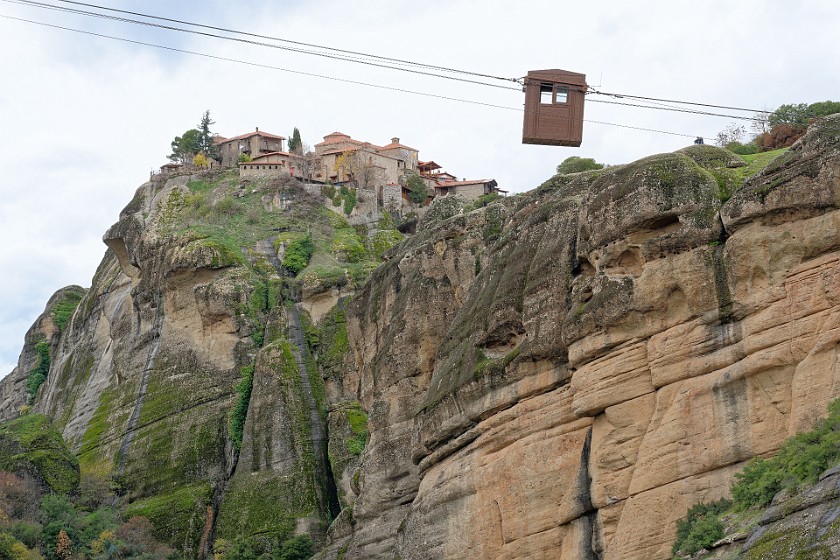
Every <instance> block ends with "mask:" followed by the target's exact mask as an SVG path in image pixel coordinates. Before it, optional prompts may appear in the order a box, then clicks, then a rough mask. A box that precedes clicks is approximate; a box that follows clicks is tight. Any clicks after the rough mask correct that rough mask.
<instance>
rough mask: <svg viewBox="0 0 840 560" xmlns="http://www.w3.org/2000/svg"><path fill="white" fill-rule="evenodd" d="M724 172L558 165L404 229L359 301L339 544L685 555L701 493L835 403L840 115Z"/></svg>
mask: <svg viewBox="0 0 840 560" xmlns="http://www.w3.org/2000/svg"><path fill="white" fill-rule="evenodd" d="M731 165H734V163H733V162H732V161H731V157H730V156H728V155H726V153H725V152H723V151H722V150H718V149H715V148H712V147H708V146H706V147H703V146H697V147H691V148H688V149H685V150H681V151H680V152H677V153H674V154H665V155H660V156H653V157H650V158H646V159H643V160H640V161H638V162H636V163H633V164H631V165H628V166H623V167H619V168H612V169H607V170H605V171H603V172H592V173H585V174H580V175H577V176H565V177H557V178H555V179H554V180H552V181H549V182H548V183H546V184H545V185H543V186H542V187H541V188H539V189H537V190H536V191H534V192H532V193H529V194H528V195H526V196H522V197H516V198H514V199H511V200H508V201H505V203H504V204H497V205H493V206H490V207H487V208H485V209H483V210H481V211H477V212H472V213H469V214H464V215H459V216H454V217H451V218H449V219H446V220H443V221H442V222H440V223H439V224H437V225H434V226H429V227H427V228H426V229H425V231H422V232H421V233H419V234H418V235H417V236H416V237H414V238H413V239H411V240H410V241H408V242H406V243H404V244H403V245H401V246H400V250H399V251H398V252H396V253H395V254H394V255H392V256H391V259H390V260H389V261H388V262H387V263H386V264H385V265H383V266H382V267H381V268H380V269H379V270H377V271H376V272H375V274H374V276H373V278H372V279H371V281H370V282H369V283H368V284H367V285H366V286H365V289H364V290H363V291H362V292H361V293H360V294H358V295H357V296H356V297H355V298H354V301H353V303H352V305H351V308H350V312H349V313H348V329H349V335H350V336H349V339H350V343H351V346H352V350H353V360H354V366H355V368H354V369H355V373H354V374H353V377H352V378H346V379H345V389H348V388H350V389H351V390H352V391H354V392H355V393H356V394H357V395H358V397H359V399H360V401H361V402H362V404H363V405H364V406H365V408H367V409H368V411H369V412H370V421H369V427H370V433H371V436H370V442H369V444H368V447H367V448H366V450H365V454H364V457H363V461H362V467H361V472H360V477H359V478H360V484H359V486H360V488H359V489H360V493H359V497H358V499H357V500H356V502H355V506H354V509H353V526H352V529H353V530H352V533H349V536H346V537H342V538H338V539H336V542H335V543H334V544H333V547H332V549H331V550H332V552H331V553H328V554H327V555H326V557H329V558H336V557H341V558H345V559H348V560H349V559H356V558H365V559H367V558H382V559H385V558H389V559H390V558H401V559H403V560H409V559H418V560H419V559H427V558H451V559H455V558H499V559H501V558H504V559H513V558H529V559H537V558H545V559H557V558H563V559H567V558H568V559H584V558H604V559H609V558H615V559H619V558H620V559H632V558H638V559H646V560H647V559H656V558H669V557H670V554H671V553H670V547H671V543H672V542H673V538H674V533H675V521H676V519H678V518H679V517H682V516H684V515H685V512H686V510H687V509H688V507H689V506H691V505H693V504H694V503H697V502H699V501H710V500H713V499H717V498H720V497H723V496H725V495H726V494H727V493H728V488H729V484H730V482H731V481H732V477H733V473H734V472H735V471H736V470H737V469H738V468H739V467H740V466H742V465H743V463H744V462H745V461H746V460H748V459H750V458H751V457H754V456H759V455H767V454H771V453H773V451H774V450H775V449H777V448H778V447H779V445H780V444H781V443H782V442H783V441H784V440H785V439H786V438H787V437H788V436H789V435H790V434H793V433H795V432H797V431H799V430H803V429H807V428H808V427H810V425H811V424H812V423H813V422H814V420H815V419H817V418H818V417H819V416H820V415H823V414H824V413H825V410H826V405H827V403H828V402H829V401H830V400H832V399H833V398H836V397H837V396H838V394H840V387H839V386H838V379H840V362H838V359H837V355H838V341H839V340H840V266H838V265H840V252H838V249H840V234H838V232H839V231H840V212H838V203H840V119H837V118H832V119H828V120H826V121H823V122H822V123H820V124H818V125H816V126H814V127H812V129H811V131H810V132H809V134H808V135H807V136H806V137H805V138H804V139H803V140H802V141H801V142H799V143H798V144H797V145H795V146H794V147H793V148H792V149H791V150H790V151H789V152H787V153H786V154H785V155H784V156H782V157H780V158H779V159H777V160H776V161H774V162H773V163H771V164H770V165H769V166H768V167H767V168H766V169H765V170H764V171H762V172H761V173H759V174H758V175H756V176H754V177H752V178H751V179H750V180H749V181H748V182H747V183H746V184H745V185H744V186H743V187H742V188H740V189H738V190H737V191H736V192H735V193H734V194H733V195H732V196H731V198H729V199H728V200H725V199H726V198H727V196H729V194H730V193H729V192H728V188H727V187H728V185H727V183H726V177H727V173H728V171H727V170H728V169H729V167H728V166H731ZM348 382H350V383H349V384H348ZM338 534H348V531H347V530H341V531H338Z"/></svg>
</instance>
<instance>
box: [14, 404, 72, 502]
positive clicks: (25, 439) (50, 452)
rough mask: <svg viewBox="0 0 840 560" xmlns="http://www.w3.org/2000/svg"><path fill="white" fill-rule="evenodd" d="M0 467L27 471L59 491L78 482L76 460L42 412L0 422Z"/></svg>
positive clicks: (63, 491)
mask: <svg viewBox="0 0 840 560" xmlns="http://www.w3.org/2000/svg"><path fill="white" fill-rule="evenodd" d="M0 470H4V471H9V472H14V473H26V474H30V475H32V476H34V477H35V478H36V479H37V480H40V481H42V482H43V484H44V485H45V486H46V487H48V488H49V489H50V490H52V491H53V492H57V493H59V494H66V493H69V492H72V491H73V490H75V489H76V488H77V487H78V485H79V461H78V460H77V459H76V457H75V456H74V455H73V454H72V453H71V452H70V450H69V449H68V448H67V445H66V444H65V443H64V439H63V438H62V437H61V434H60V433H59V432H58V430H57V429H56V428H55V427H53V425H52V423H51V422H50V420H49V419H48V418H47V417H46V416H44V415H42V414H27V415H25V416H22V417H20V418H18V419H16V420H12V421H10V422H5V423H3V424H0Z"/></svg>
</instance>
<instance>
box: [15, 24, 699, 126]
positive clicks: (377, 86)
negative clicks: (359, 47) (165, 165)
mask: <svg viewBox="0 0 840 560" xmlns="http://www.w3.org/2000/svg"><path fill="white" fill-rule="evenodd" d="M0 18H4V19H8V20H14V21H20V22H24V23H30V24H33V25H39V26H42V27H48V28H53V29H60V30H63V31H71V32H73V33H79V34H82V35H89V36H92V37H99V38H103V39H110V40H113V41H120V42H123V43H130V44H134V45H140V46H145V47H152V48H156V49H161V50H166V51H170V52H177V53H182V54H189V55H193V56H200V57H203V58H208V59H211V60H219V61H223V62H233V63H237V64H243V65H246V66H251V67H255V68H265V69H268V70H276V71H280V72H287V73H290V74H296V75H300V76H308V77H312V78H320V79H324V80H330V81H334V82H341V83H347V84H353V85H360V86H366V87H371V88H375V89H380V90H386V91H395V92H398V93H408V94H411V95H418V96H421V97H430V98H434V99H442V100H445V101H454V102H458V103H466V104H469V105H477V106H481V107H490V108H494V109H503V110H506V111H515V112H519V113H525V112H528V111H525V110H524V109H522V108H519V107H509V106H506V105H499V104H495V103H487V102H483V101H476V100H474V99H463V98H459V97H451V96H447V95H440V94H436V93H430V92H425V91H416V90H410V89H405V88H398V87H394V86H384V85H381V84H374V83H370V82H363V81H361V80H351V79H347V78H338V77H335V76H328V75H325V74H317V73H314V72H305V71H302V70H293V69H290V68H283V67H280V66H274V65H270V64H262V63H259V62H252V61H248V60H241V59H237V58H230V57H224V56H218V55H212V54H208V53H202V52H198V51H191V50H187V49H179V48H176V47H169V46H166V45H159V44H156V43H148V42H145V41H138V40H135V39H127V38H125V37H117V36H114V35H107V34H104V33H96V32H93V31H86V30H83V29H75V28H73V27H67V26H63V25H57V24H53V23H45V22H41V21H35V20H31V19H26V18H20V17H15V16H9V15H5V14H0ZM584 122H587V123H592V124H600V125H607V126H616V127H620V128H628V129H633V130H640V131H644V132H656V133H660V134H668V135H671V136H681V137H685V138H697V137H698V136H702V135H697V134H683V133H678V132H671V131H667V130H658V129H653V128H644V127H638V126H632V125H627V124H619V123H611V122H606V121H598V120H592V119H584Z"/></svg>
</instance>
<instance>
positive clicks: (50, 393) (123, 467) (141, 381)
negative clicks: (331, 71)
mask: <svg viewBox="0 0 840 560" xmlns="http://www.w3.org/2000/svg"><path fill="white" fill-rule="evenodd" d="M292 183H294V182H292ZM292 183H289V182H286V183H284V184H283V185H280V186H278V185H275V184H271V183H270V182H262V183H260V182H256V183H251V184H249V191H248V192H244V191H243V189H240V188H239V184H238V183H237V178H236V175H235V173H233V174H231V173H227V174H225V173H221V174H218V173H214V172H211V173H208V174H204V175H201V176H198V177H190V176H181V177H174V178H171V177H160V176H158V177H155V178H154V179H153V180H152V181H151V182H149V183H147V184H145V185H143V186H142V187H140V188H139V189H138V190H137V193H136V195H135V197H134V199H133V200H132V201H131V203H130V204H129V205H128V206H127V207H126V208H125V209H124V210H123V212H122V213H121V214H120V219H119V221H118V222H117V223H116V224H115V225H114V226H112V227H111V228H110V229H109V230H108V232H107V233H106V234H105V236H104V242H105V244H106V245H107V246H108V251H107V252H106V254H105V257H104V259H103V260H102V263H101V264H100V266H99V269H98V270H97V272H96V274H95V276H94V278H93V281H92V286H91V288H90V289H89V290H88V291H87V292H86V293H85V294H84V297H83V298H82V299H81V302H79V305H78V308H77V309H76V310H75V313H74V314H73V316H72V319H71V320H70V321H69V322H68V323H67V325H66V328H65V329H64V331H63V332H61V333H59V332H58V330H59V329H57V328H56V327H55V325H54V324H53V320H52V319H51V317H53V315H54V314H53V313H52V309H53V307H54V306H53V304H52V301H51V304H50V305H49V306H48V307H47V310H46V311H45V313H44V315H43V316H42V317H41V318H40V319H39V321H38V322H37V323H36V325H35V326H34V327H33V329H32V330H31V331H30V333H29V334H28V335H27V346H26V348H25V349H24V352H23V354H22V356H21V361H20V365H19V367H18V369H17V370H16V371H15V372H14V373H13V375H11V376H9V377H7V378H6V379H4V380H3V382H2V383H0V395H2V396H3V397H4V398H3V401H2V405H0V411H2V413H3V416H4V418H9V417H12V416H15V415H16V414H17V409H18V408H19V406H20V405H21V404H22V403H23V401H24V400H25V399H26V396H27V395H26V392H25V390H24V389H23V388H22V385H21V384H22V383H23V384H24V385H25V383H26V381H25V377H26V373H27V372H28V371H29V370H31V369H32V368H33V367H34V364H35V363H36V361H37V359H38V358H37V356H35V354H34V353H33V352H34V350H33V349H32V348H30V346H31V345H33V344H35V342H37V341H39V340H49V341H50V347H49V362H50V363H49V375H47V376H46V380H45V382H44V383H43V386H41V387H40V389H39V391H38V394H37V397H36V398H34V399H33V405H32V406H33V407H34V410H35V411H36V412H41V413H44V414H46V415H47V416H48V417H50V418H51V419H53V420H54V422H55V424H56V425H57V426H58V428H59V429H60V430H61V432H62V435H63V436H64V439H65V440H66V441H67V442H68V444H69V446H70V448H71V449H72V451H73V452H74V453H75V454H76V455H77V456H78V458H79V464H80V468H81V474H82V476H83V477H94V478H100V479H106V480H108V481H110V482H111V483H112V486H114V487H116V488H117V489H118V493H119V496H120V502H119V505H121V506H122V508H123V513H124V515H126V516H127V517H130V516H132V515H143V516H145V517H148V518H149V519H150V520H151V521H152V522H153V524H154V526H155V536H156V537H157V538H158V539H160V540H162V541H165V542H167V543H169V544H170V545H171V546H172V547H173V548H177V549H180V550H181V551H182V552H184V553H186V554H187V555H188V556H192V557H195V556H198V557H201V556H204V555H206V554H207V553H208V552H209V551H210V550H211V548H212V545H213V542H214V540H215V539H225V540H233V539H235V538H238V537H249V536H251V535H252V534H256V533H259V534H260V535H261V536H263V537H264V538H266V539H268V540H269V541H271V540H272V539H274V541H276V542H282V540H283V539H285V538H288V537H289V536H291V535H293V534H295V533H303V534H309V535H311V536H312V537H314V538H318V536H319V535H322V534H323V532H324V527H325V524H326V520H327V519H328V516H329V514H330V513H329V510H328V508H327V502H328V500H327V499H326V498H324V497H322V495H323V494H324V493H325V492H326V490H325V487H326V486H328V481H326V480H325V478H326V474H325V473H324V472H323V470H324V469H323V468H321V469H320V470H319V469H318V466H319V465H323V461H321V462H320V463H319V462H318V461H316V460H315V459H316V458H317V457H322V456H323V455H324V453H325V451H322V449H321V447H323V448H325V447H326V442H325V441H322V440H323V438H321V439H320V440H318V439H316V438H314V437H312V436H311V434H312V433H313V430H314V429H315V428H314V427H313V426H311V425H310V424H312V423H313V418H315V419H316V420H318V421H319V426H320V423H322V422H324V421H325V418H326V405H325V403H324V398H323V396H321V397H320V400H319V402H318V406H316V404H315V400H318V399H317V398H316V399H313V394H317V393H318V391H320V394H321V395H323V387H322V385H320V384H321V379H320V376H319V375H318V374H317V368H315V370H314V373H313V374H312V382H311V384H310V383H309V379H304V378H303V377H302V376H303V375H304V372H308V371H309V370H307V369H304V370H299V367H298V362H296V360H295V357H294V355H293V354H294V352H293V351H292V348H291V346H290V344H291V343H290V341H289V337H287V336H286V335H285V332H284V325H285V323H286V320H287V311H286V310H285V309H284V308H283V306H282V305H280V306H278V305H277V303H278V302H282V300H283V298H284V293H286V292H284V288H283V282H282V279H281V278H280V277H279V275H278V273H277V271H276V270H275V269H274V268H273V267H272V263H271V262H270V260H269V259H266V258H265V256H264V255H262V254H261V253H260V250H259V248H260V247H262V246H264V245H266V242H265V240H266V239H268V242H267V245H268V247H269V248H271V247H272V243H271V242H272V236H276V235H277V230H279V229H281V226H282V227H283V228H284V230H289V229H291V228H292V227H298V226H297V224H298V223H299V222H303V221H304V219H305V220H307V223H308V224H309V225H310V227H311V228H313V229H314V228H316V227H318V226H319V225H322V226H323V227H325V228H329V227H331V226H329V224H330V223H332V222H330V221H328V219H327V218H323V219H322V220H321V221H319V218H318V216H320V214H317V213H318V212H320V211H321V210H324V212H326V213H327V214H329V212H328V211H326V210H325V209H321V208H320V207H313V206H312V205H311V204H310V203H309V202H308V198H307V195H306V194H305V193H304V192H303V190H302V189H301V188H300V187H299V186H295V185H294V184H292ZM278 189H285V190H283V196H284V200H286V202H287V204H286V205H285V206H284V207H283V208H275V207H270V208H268V209H265V208H264V205H263V203H262V197H263V195H264V194H265V192H266V191H268V192H270V193H274V194H275V195H277V192H279V191H278ZM313 213H315V214H316V217H315V218H314V219H313V218H312V214H313ZM301 216H304V217H301ZM236 220H240V221H241V222H242V223H243V224H247V225H248V228H244V227H243V228H240V229H239V230H236V231H234V225H235V224H236V223H237V222H236ZM330 220H333V221H334V220H335V219H334V218H330ZM324 224H326V225H324ZM340 225H342V226H343V225H346V224H340ZM327 231H332V230H331V229H328V230H327ZM351 231H352V230H351ZM274 260H275V261H276V260H277V259H276V256H275V258H274ZM58 297H59V295H57V296H55V297H54V298H53V299H56V298H58ZM307 374H308V373H307ZM21 379H23V381H21ZM303 381H306V383H307V384H309V385H308V387H304V386H303V383H302V382H303ZM319 387H320V389H319ZM249 397H252V398H250V399H249ZM235 415H238V417H237V418H234V416H235ZM234 420H236V422H234ZM234 424H236V425H237V428H236V433H234V429H233V427H232V426H233V425H234Z"/></svg>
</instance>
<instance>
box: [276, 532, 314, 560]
mask: <svg viewBox="0 0 840 560" xmlns="http://www.w3.org/2000/svg"><path fill="white" fill-rule="evenodd" d="M314 552H315V550H314V547H313V546H312V539H310V538H309V535H296V536H294V537H292V538H290V539H289V540H287V541H286V542H284V543H283V551H282V552H281V553H280V560H307V559H308V558H311V557H312V554H314Z"/></svg>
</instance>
